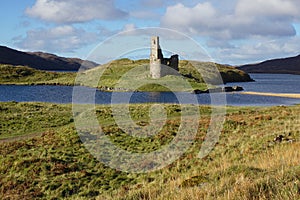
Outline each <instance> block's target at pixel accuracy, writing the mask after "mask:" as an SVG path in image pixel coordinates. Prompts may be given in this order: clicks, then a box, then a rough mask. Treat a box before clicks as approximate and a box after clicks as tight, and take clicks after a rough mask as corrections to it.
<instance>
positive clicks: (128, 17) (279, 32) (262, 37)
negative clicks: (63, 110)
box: [0, 0, 300, 65]
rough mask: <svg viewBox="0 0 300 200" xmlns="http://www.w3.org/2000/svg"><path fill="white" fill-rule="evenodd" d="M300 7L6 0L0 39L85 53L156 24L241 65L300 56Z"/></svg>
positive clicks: (243, 0)
mask: <svg viewBox="0 0 300 200" xmlns="http://www.w3.org/2000/svg"><path fill="white" fill-rule="evenodd" d="M299 8H300V1H299V0H222V1H220V0H210V1H209V0H197V1H196V0H182V1H178V0H131V1H127V0H26V1H20V0H18V1H17V0H10V1H2V2H1V8H0V9H1V12H0V17H1V21H0V25H1V27H2V28H1V32H0V36H1V37H0V45H3V46H8V47H10V48H14V49H18V50H22V51H43V52H48V53H53V54H57V55H59V56H66V57H79V58H82V59H86V58H87V57H88V55H89V54H90V52H91V51H93V50H94V49H95V48H96V47H97V45H99V44H101V42H103V41H105V40H107V39H108V38H111V37H113V36H114V35H116V34H118V33H120V32H123V31H130V30H135V29H141V28H142V29H146V28H148V27H157V28H164V29H168V30H174V31H177V32H180V33H183V34H185V35H186V36H188V37H190V38H191V39H193V40H194V41H196V42H197V43H198V44H199V45H200V46H201V47H202V48H203V49H205V51H206V52H207V54H209V56H210V57H211V58H212V59H213V60H214V61H215V62H218V63H223V64H231V65H241V64H246V63H256V62H260V61H264V60H267V59H273V58H281V57H290V56H296V55H299V54H300V11H299ZM166 38H167V37H166ZM162 48H164V47H162Z"/></svg>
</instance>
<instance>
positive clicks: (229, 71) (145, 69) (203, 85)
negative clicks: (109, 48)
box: [0, 59, 251, 91]
mask: <svg viewBox="0 0 300 200" xmlns="http://www.w3.org/2000/svg"><path fill="white" fill-rule="evenodd" d="M148 63H149V60H136V61H134V60H129V59H120V60H115V61H112V62H110V63H108V64H105V65H102V66H99V67H97V68H94V69H91V70H87V71H84V72H82V73H79V76H77V73H71V72H64V73H57V72H47V71H40V70H35V69H32V68H28V67H22V66H18V67H15V66H10V65H0V84H22V85H39V84H45V85H74V84H76V85H85V86H92V87H97V88H99V89H101V90H118V91H126V90H132V88H134V86H136V85H137V84H138V83H140V82H142V81H144V83H145V84H144V85H143V86H141V87H138V88H134V89H135V90H138V91H168V90H169V89H168V88H167V87H166V86H170V85H171V86H174V88H172V91H191V90H193V89H198V90H206V89H207V88H208V87H210V88H211V87H214V86H213V84H221V82H220V80H221V79H220V77H218V75H217V74H215V73H213V72H212V71H213V70H211V69H212V68H214V67H216V68H217V69H218V70H219V71H220V74H221V76H222V78H223V81H224V82H240V81H250V80H251V79H250V77H249V75H248V74H246V73H244V72H242V71H240V70H237V69H234V68H231V67H226V66H223V65H218V64H213V63H204V62H189V61H180V64H179V73H180V74H181V75H182V77H184V80H185V81H186V82H187V83H189V84H190V85H191V87H192V88H188V87H184V85H183V84H182V78H180V77H179V76H166V77H163V78H161V79H158V80H153V79H151V78H150V72H149V64H148ZM133 69H135V70H136V71H135V72H134V73H133V75H129V76H128V77H126V76H125V78H124V74H126V73H128V72H129V71H131V70H133ZM199 71H200V72H201V74H200V73H199ZM100 74H101V78H100ZM76 77H77V80H76V81H75V79H76ZM121 77H122V78H123V79H122V80H123V83H122V85H121V86H118V85H117V84H118V82H119V81H120V79H121ZM91 80H92V82H93V83H91ZM204 80H205V81H206V82H205V81H204ZM216 80H217V82H216Z"/></svg>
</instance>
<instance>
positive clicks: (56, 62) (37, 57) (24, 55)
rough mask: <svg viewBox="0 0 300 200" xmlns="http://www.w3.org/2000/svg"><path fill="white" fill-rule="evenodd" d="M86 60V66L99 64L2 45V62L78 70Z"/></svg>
mask: <svg viewBox="0 0 300 200" xmlns="http://www.w3.org/2000/svg"><path fill="white" fill-rule="evenodd" d="M83 62H84V68H86V69H88V68H93V67H95V66H98V65H99V64H97V63H95V62H91V61H84V60H81V59H79V58H65V57H60V56H57V55H54V54H50V53H44V52H22V51H18V50H15V49H11V48H8V47H5V46H0V64H10V65H23V66H28V67H31V68H34V69H40V70H63V71H77V70H78V69H79V68H80V67H81V65H82V63H83Z"/></svg>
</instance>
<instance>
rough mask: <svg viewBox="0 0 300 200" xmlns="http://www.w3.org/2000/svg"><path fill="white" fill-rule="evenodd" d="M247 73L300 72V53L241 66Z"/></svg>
mask: <svg viewBox="0 0 300 200" xmlns="http://www.w3.org/2000/svg"><path fill="white" fill-rule="evenodd" d="M238 69H241V70H243V71H245V72H247V73H271V74H300V55H298V56H295V57H288V58H279V59H272V60H267V61H264V62H261V63H256V64H248V65H242V66H239V67H238Z"/></svg>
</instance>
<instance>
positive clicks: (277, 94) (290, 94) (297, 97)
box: [240, 92, 300, 99]
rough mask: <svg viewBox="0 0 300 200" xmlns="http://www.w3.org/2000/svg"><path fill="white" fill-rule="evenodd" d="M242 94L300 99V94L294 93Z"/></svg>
mask: <svg viewBox="0 0 300 200" xmlns="http://www.w3.org/2000/svg"><path fill="white" fill-rule="evenodd" d="M240 94H250V95H260V96H272V97H288V98H296V99H300V94H293V93H270V92H240Z"/></svg>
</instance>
